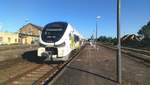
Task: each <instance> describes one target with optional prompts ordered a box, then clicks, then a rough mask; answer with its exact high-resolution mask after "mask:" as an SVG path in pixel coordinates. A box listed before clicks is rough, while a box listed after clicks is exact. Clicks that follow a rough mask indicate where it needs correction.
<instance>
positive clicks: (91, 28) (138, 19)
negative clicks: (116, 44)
mask: <svg viewBox="0 0 150 85" xmlns="http://www.w3.org/2000/svg"><path fill="white" fill-rule="evenodd" d="M116 1H117V0H0V31H8V32H16V31H18V30H19V29H20V28H21V27H22V26H23V25H25V24H27V23H29V22H30V23H33V24H36V25H39V26H42V27H44V26H45V25H46V24H48V23H50V22H54V21H66V22H69V23H71V24H72V25H73V26H74V27H75V28H76V30H78V31H79V32H80V33H81V34H82V35H83V36H85V37H86V38H88V37H90V36H91V35H92V34H94V33H95V28H96V16H101V18H100V19H99V20H98V36H101V35H105V36H110V37H116ZM149 3H150V0H121V36H123V35H125V34H133V33H134V34H136V33H137V31H138V30H139V29H140V28H141V27H142V26H143V25H145V24H146V23H147V22H148V21H150V11H149V9H150V5H149Z"/></svg>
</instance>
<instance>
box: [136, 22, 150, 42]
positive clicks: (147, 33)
mask: <svg viewBox="0 0 150 85" xmlns="http://www.w3.org/2000/svg"><path fill="white" fill-rule="evenodd" d="M138 34H139V35H142V36H144V37H145V38H148V39H150V21H149V22H148V23H147V25H144V26H143V27H142V28H141V29H140V30H139V31H138Z"/></svg>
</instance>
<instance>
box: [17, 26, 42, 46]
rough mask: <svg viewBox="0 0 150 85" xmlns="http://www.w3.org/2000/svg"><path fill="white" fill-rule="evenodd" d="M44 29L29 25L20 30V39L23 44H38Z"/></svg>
mask: <svg viewBox="0 0 150 85" xmlns="http://www.w3.org/2000/svg"><path fill="white" fill-rule="evenodd" d="M41 31H42V27H41V26H37V25H34V24H32V23H28V24H26V25H24V26H23V27H22V28H20V29H19V39H20V43H21V44H38V43H39V35H40V34H41Z"/></svg>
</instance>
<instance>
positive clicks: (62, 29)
mask: <svg viewBox="0 0 150 85" xmlns="http://www.w3.org/2000/svg"><path fill="white" fill-rule="evenodd" d="M67 29H68V23H65V22H54V23H49V24H47V25H46V26H45V27H44V29H43V31H42V34H41V36H40V48H38V52H37V55H38V56H39V57H45V58H46V60H50V61H66V60H67V59H68V57H67V56H69V53H70V52H71V49H70V48H69V38H67V34H68V31H67Z"/></svg>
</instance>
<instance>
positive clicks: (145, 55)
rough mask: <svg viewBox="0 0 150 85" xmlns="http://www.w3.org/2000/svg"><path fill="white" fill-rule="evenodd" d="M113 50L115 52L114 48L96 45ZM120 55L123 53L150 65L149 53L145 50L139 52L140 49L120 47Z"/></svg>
mask: <svg viewBox="0 0 150 85" xmlns="http://www.w3.org/2000/svg"><path fill="white" fill-rule="evenodd" d="M98 45H101V46H104V47H107V48H110V49H113V50H117V48H116V47H113V46H110V45H104V44H98ZM121 52H122V53H125V54H127V55H130V56H132V57H135V58H138V59H140V60H143V61H145V62H147V63H150V51H146V50H140V49H134V48H128V47H122V50H121Z"/></svg>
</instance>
